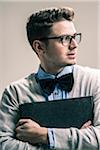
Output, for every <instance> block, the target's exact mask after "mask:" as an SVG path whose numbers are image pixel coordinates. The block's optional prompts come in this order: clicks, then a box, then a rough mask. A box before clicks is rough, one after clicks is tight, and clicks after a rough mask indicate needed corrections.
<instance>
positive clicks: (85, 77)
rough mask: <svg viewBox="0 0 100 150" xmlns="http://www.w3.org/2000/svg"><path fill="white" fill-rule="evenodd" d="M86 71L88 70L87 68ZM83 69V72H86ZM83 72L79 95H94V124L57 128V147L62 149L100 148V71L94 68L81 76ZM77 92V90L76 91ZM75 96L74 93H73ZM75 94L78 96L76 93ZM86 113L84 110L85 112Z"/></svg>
mask: <svg viewBox="0 0 100 150" xmlns="http://www.w3.org/2000/svg"><path fill="white" fill-rule="evenodd" d="M85 71H86V70H85ZM85 71H84V70H83V72H85ZM81 72H82V71H80V73H79V72H78V75H77V79H76V80H77V81H76V82H77V83H78V84H79V87H80V88H79V87H78V84H77V83H76V86H77V89H80V90H79V91H78V94H77V95H80V96H85V95H86V96H87V95H91V96H93V102H94V108H93V113H94V119H93V125H92V126H90V127H87V128H85V129H77V128H73V127H71V128H67V129H55V130H54V136H55V149H59V150H60V149H62V150H70V149H71V150H100V72H99V71H97V70H93V71H91V72H90V70H89V71H88V69H87V73H85V74H83V73H82V76H81ZM76 86H74V88H75V90H76ZM75 93H76V91H75ZM72 96H73V95H72ZM74 96H76V95H75V94H74ZM83 113H84V112H83Z"/></svg>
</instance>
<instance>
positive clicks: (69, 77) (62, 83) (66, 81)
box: [39, 73, 74, 95]
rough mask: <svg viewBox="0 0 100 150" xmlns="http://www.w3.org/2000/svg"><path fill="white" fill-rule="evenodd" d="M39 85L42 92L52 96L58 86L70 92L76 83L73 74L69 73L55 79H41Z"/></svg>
mask: <svg viewBox="0 0 100 150" xmlns="http://www.w3.org/2000/svg"><path fill="white" fill-rule="evenodd" d="M39 83H40V86H41V88H42V90H43V91H44V92H45V93H47V94H48V95H50V94H51V93H52V92H53V90H54V89H55V86H56V85H57V84H58V85H59V87H60V89H63V90H66V91H67V92H70V91H71V90H72V87H73V83H74V78H73V73H69V74H66V75H63V76H61V77H59V78H55V79H51V78H48V79H41V80H39Z"/></svg>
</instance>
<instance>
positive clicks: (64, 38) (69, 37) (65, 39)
mask: <svg viewBox="0 0 100 150" xmlns="http://www.w3.org/2000/svg"><path fill="white" fill-rule="evenodd" d="M70 39H71V36H70V35H66V36H64V37H63V41H67V42H69V41H70Z"/></svg>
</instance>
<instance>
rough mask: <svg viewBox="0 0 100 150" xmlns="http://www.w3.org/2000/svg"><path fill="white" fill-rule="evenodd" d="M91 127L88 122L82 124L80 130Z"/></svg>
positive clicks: (90, 123)
mask: <svg viewBox="0 0 100 150" xmlns="http://www.w3.org/2000/svg"><path fill="white" fill-rule="evenodd" d="M91 125H92V122H91V121H90V120H89V121H87V122H86V123H84V124H83V125H82V127H81V129H85V128H87V127H90V126H91Z"/></svg>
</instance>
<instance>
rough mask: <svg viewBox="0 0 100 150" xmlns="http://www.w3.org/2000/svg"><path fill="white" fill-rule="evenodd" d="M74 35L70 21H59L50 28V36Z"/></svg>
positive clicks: (73, 28) (73, 27)
mask: <svg viewBox="0 0 100 150" xmlns="http://www.w3.org/2000/svg"><path fill="white" fill-rule="evenodd" d="M74 33H76V29H75V26H74V23H73V22H72V21H67V20H64V21H59V22H56V23H54V24H53V26H52V28H51V34H52V35H62V34H68V35H73V34H74Z"/></svg>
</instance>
